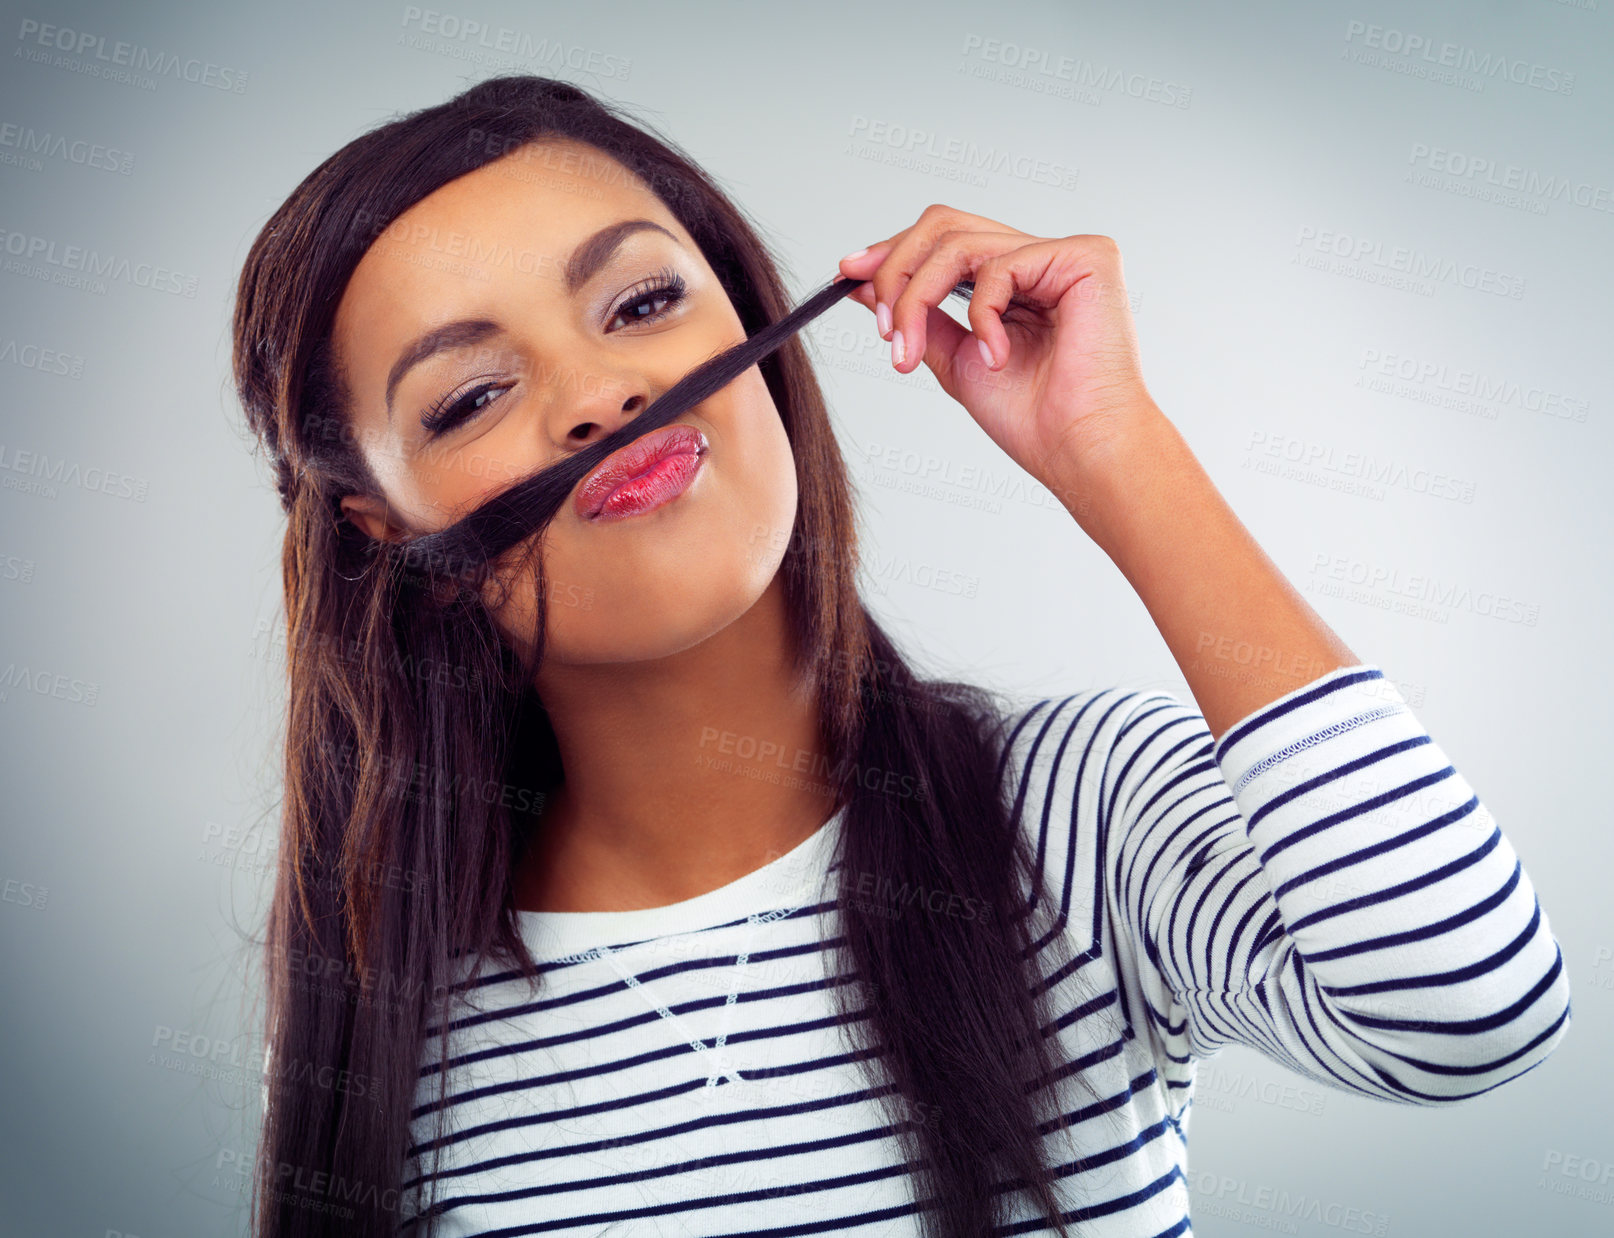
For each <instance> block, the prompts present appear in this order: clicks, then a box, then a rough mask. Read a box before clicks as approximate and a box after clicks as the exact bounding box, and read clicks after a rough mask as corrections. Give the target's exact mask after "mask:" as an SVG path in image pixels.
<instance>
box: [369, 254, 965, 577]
mask: <svg viewBox="0 0 1614 1238" xmlns="http://www.w3.org/2000/svg"><path fill="white" fill-rule="evenodd" d="M866 283H868V281H867V280H863V279H837V280H833V281H831V282H830V283H828V284H826V285H825V286H824V287H823V288H820V289H819V290H818V291H817V292H815V293H813V294H812V295H811V296H809V297H808V298H806V300H804V301H802V302H801V304H799V305H797V306H796V308H795V309H793V310H791V311H790V312H789V313H787V314H786V315H785V316H784V317H783V318H780V319H779V320H778V321H776V322H772V323H769V324H768V325H767V326H766V327H764V328H762V330H760V331H758V332H757V333H756V334H755V335H753V336H750V337H749V338H747V339H746V340H744V341H742V342H741V343H739V344H735V345H734V346H733V347H731V348H727V349H725V350H724V351H722V352H720V353H718V354H717V355H716V356H714V357H710V358H708V359H707V360H705V361H703V362H701V363H700V364H699V365H697V366H696V367H695V368H694V369H693V370H691V371H690V372H689V373H687V374H685V375H684V376H683V377H682V378H680V379H679V380H678V381H677V382H676V383H674V384H673V385H672V386H671V387H669V388H668V389H667V390H666V391H665V392H663V393H662V394H661V396H660V397H659V398H658V399H656V400H654V401H652V402H651V404H650V407H648V408H647V409H645V410H644V412H642V413H640V414H639V415H638V416H637V417H635V418H634V419H633V420H632V421H630V422H629V423H628V424H627V425H625V426H621V427H619V428H617V429H616V430H613V431H612V432H611V433H610V434H608V435H606V436H605V437H604V438H602V439H600V440H599V442H597V443H592V444H590V445H589V446H587V447H585V448H583V449H582V450H581V451H579V452H577V453H576V454H575V455H572V456H569V457H567V458H566V459H564V460H561V461H558V462H557V463H555V464H551V465H549V466H548V467H547V468H542V469H539V470H538V471H537V472H536V473H533V474H532V475H531V476H529V477H524V478H522V479H521V480H520V481H518V482H516V483H515V484H514V485H512V486H509V487H507V488H505V489H504V490H501V491H500V492H499V493H498V494H496V495H494V496H493V497H492V498H490V499H488V500H487V501H485V502H483V503H482V504H480V505H479V506H477V507H476V508H475V509H474V510H472V511H470V512H468V513H466V514H465V515H464V516H462V517H461V518H460V519H459V520H456V521H455V522H454V523H453V524H451V525H449V526H448V527H447V528H444V529H439V530H438V531H437V532H435V533H427V534H424V535H422V536H420V537H417V538H412V539H410V540H409V541H406V542H403V543H401V544H399V545H400V553H401V555H402V557H403V561H404V565H405V566H406V567H408V568H411V569H413V570H416V571H419V572H422V573H424V574H425V575H427V576H429V577H431V578H433V579H442V578H445V577H449V578H454V579H457V580H459V581H461V582H462V583H477V582H480V581H481V580H482V578H483V575H484V573H485V572H486V571H487V567H488V564H489V563H490V562H491V561H492V560H494V559H496V558H498V557H499V556H500V555H501V554H503V553H504V552H505V551H507V550H509V549H510V548H511V547H512V546H516V545H519V544H520V543H522V542H524V541H526V540H527V539H528V538H531V537H534V536H536V535H538V534H540V533H542V532H543V530H544V529H545V528H547V527H548V525H549V522H550V521H551V520H553V519H554V518H555V514H556V513H557V512H559V511H560V509H561V506H562V505H563V504H564V503H565V502H566V499H567V496H569V495H570V494H571V492H572V491H573V490H574V489H575V488H576V487H577V485H578V483H579V482H581V481H582V480H583V479H584V478H585V477H587V476H588V475H589V474H590V473H591V472H593V471H594V469H595V468H596V467H597V466H598V465H599V463H600V462H601V461H602V460H604V459H605V458H606V457H607V456H609V455H610V454H611V453H612V452H614V451H616V450H618V449H619V448H621V447H624V446H626V445H627V444H628V443H631V442H632V441H633V440H634V439H636V438H638V437H640V436H641V435H644V434H648V433H650V431H652V430H658V429H660V428H661V427H662V426H664V425H666V424H668V423H669V422H671V421H672V420H673V419H674V418H675V417H677V416H678V415H679V414H680V413H682V412H684V411H685V410H686V409H690V408H693V407H694V406H695V405H697V404H699V403H700V402H701V401H702V400H704V399H706V398H707V397H708V396H710V395H712V394H713V393H714V392H716V391H719V390H721V389H722V388H723V387H725V386H727V385H728V384H729V383H730V382H732V381H733V380H734V379H735V378H737V377H738V376H739V375H740V374H743V373H744V372H745V371H746V370H748V369H750V368H751V367H752V366H753V365H756V364H757V363H758V362H759V361H762V360H763V359H764V358H766V357H768V356H769V355H771V354H772V353H773V352H774V351H775V350H777V349H778V348H779V347H780V346H781V345H782V344H784V342H785V341H786V340H788V339H790V338H791V337H792V336H793V335H795V334H796V333H797V332H798V331H800V330H801V329H802V328H803V327H805V326H806V325H807V324H808V323H809V322H811V321H812V320H813V319H815V318H817V317H818V316H819V315H820V314H822V313H823V312H824V311H825V310H827V309H829V307H830V306H832V305H834V304H835V303H836V302H837V301H839V300H841V299H842V298H843V297H845V296H847V295H848V294H849V293H851V292H852V291H853V290H854V289H856V288H858V287H861V286H862V285H863V284H866ZM951 291H952V293H953V294H954V295H958V296H962V297H968V296H969V295H970V293H971V292H973V291H974V286H973V283H972V282H971V281H969V280H963V281H960V282H959V283H958V284H957V285H956V286H955V287H954V288H953V289H952V290H951Z"/></svg>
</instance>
